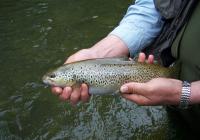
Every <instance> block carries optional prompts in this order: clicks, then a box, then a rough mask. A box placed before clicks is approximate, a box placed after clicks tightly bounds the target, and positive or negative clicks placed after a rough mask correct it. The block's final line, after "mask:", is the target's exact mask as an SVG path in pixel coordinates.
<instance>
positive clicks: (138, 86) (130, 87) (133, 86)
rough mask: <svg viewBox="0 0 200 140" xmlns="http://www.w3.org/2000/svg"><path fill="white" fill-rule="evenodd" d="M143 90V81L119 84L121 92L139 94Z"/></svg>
mask: <svg viewBox="0 0 200 140" xmlns="http://www.w3.org/2000/svg"><path fill="white" fill-rule="evenodd" d="M142 90H143V83H136V82H131V83H127V84H124V85H122V86H121V88H120V91H121V93H129V94H139V93H141V91H142Z"/></svg>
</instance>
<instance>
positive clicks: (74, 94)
mask: <svg viewBox="0 0 200 140" xmlns="http://www.w3.org/2000/svg"><path fill="white" fill-rule="evenodd" d="M80 92H81V90H80V88H79V87H76V88H74V89H73V91H72V94H71V96H70V102H71V104H72V105H76V104H77V103H78V101H79V100H80V97H81V93H80Z"/></svg>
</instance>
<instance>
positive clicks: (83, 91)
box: [81, 84, 90, 102]
mask: <svg viewBox="0 0 200 140" xmlns="http://www.w3.org/2000/svg"><path fill="white" fill-rule="evenodd" d="M89 97H90V95H89V94H88V86H87V85H86V84H82V85H81V101H83V102H87V101H88V100H89Z"/></svg>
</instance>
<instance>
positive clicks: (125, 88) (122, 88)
mask: <svg viewBox="0 0 200 140" xmlns="http://www.w3.org/2000/svg"><path fill="white" fill-rule="evenodd" d="M120 91H121V92H122V93H126V92H128V87H127V86H122V87H121V88H120Z"/></svg>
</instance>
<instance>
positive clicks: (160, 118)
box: [0, 0, 177, 140]
mask: <svg viewBox="0 0 200 140" xmlns="http://www.w3.org/2000/svg"><path fill="white" fill-rule="evenodd" d="M130 3H131V1H129V0H119V1H115V0H109V1H107V0H101V1H100V0H87V1H86V0H1V2H0V75H1V78H0V139H19V140H20V139H27V140H28V139H31V140H32V139H52V140H56V139H113V140H114V139H155V138H156V139H170V138H174V137H176V136H177V132H176V130H175V129H173V127H171V124H170V122H169V119H168V116H167V113H166V111H165V109H164V108H163V107H160V106H159V107H141V106H137V105H135V104H134V103H131V102H129V101H126V100H124V99H122V98H121V97H120V96H104V97H99V96H94V97H92V98H91V100H90V102H89V103H86V104H81V103H80V104H79V105H78V106H77V107H71V106H70V104H68V103H63V102H60V101H59V100H58V98H57V97H55V96H53V95H52V94H51V92H50V89H49V88H47V87H45V86H44V85H43V84H42V83H41V77H42V75H43V74H44V73H46V71H48V70H49V69H51V68H55V67H57V66H59V65H62V64H63V62H64V61H65V59H66V58H67V57H68V56H70V55H71V54H73V53H74V52H76V51H78V50H80V49H83V48H88V47H90V46H92V45H93V44H94V43H95V42H97V41H98V40H100V39H101V38H103V37H104V36H106V35H107V34H108V33H109V32H110V31H111V30H112V29H113V28H114V27H115V26H116V25H117V24H118V22H119V21H120V19H121V18H122V17H123V15H124V14H125V12H126V9H127V7H128V5H129V4H130Z"/></svg>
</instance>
